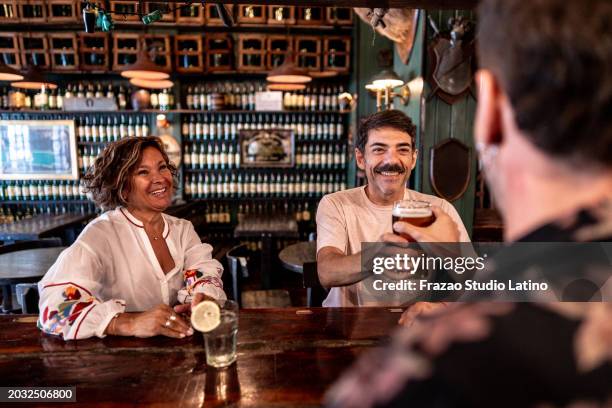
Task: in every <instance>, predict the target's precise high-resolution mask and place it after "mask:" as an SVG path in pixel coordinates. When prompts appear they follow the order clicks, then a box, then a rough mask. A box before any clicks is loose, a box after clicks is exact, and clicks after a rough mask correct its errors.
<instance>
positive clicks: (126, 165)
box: [38, 137, 225, 340]
mask: <svg viewBox="0 0 612 408" xmlns="http://www.w3.org/2000/svg"><path fill="white" fill-rule="evenodd" d="M175 176H176V167H175V166H174V165H173V164H172V163H170V161H169V160H168V156H167V154H166V152H165V150H164V148H163V145H162V144H161V142H160V141H159V139H157V138H156V137H143V138H134V137H131V138H127V139H123V140H120V141H118V142H115V143H111V144H109V145H108V146H107V147H106V148H105V149H104V151H103V152H102V154H101V155H100V156H99V157H98V158H97V159H96V161H95V163H94V166H93V167H92V168H90V170H89V171H88V173H87V174H86V175H85V177H84V179H85V187H86V191H87V192H88V193H91V195H92V196H93V200H94V201H95V202H96V204H97V205H98V206H99V207H101V208H102V209H103V210H105V211H106V212H104V213H103V214H102V215H101V216H99V217H98V218H96V219H95V220H93V221H92V222H91V223H89V225H87V227H86V228H85V229H84V230H83V232H82V233H81V235H80V236H79V237H78V239H77V240H76V242H75V243H74V244H73V245H72V246H70V247H69V248H67V249H66V250H65V251H64V252H62V254H61V255H60V256H59V258H58V259H57V261H56V262H55V264H54V265H53V266H52V267H51V268H50V269H49V271H48V272H47V274H46V275H45V277H44V278H43V279H42V280H41V281H40V283H39V284H38V287H39V292H40V304H39V306H40V317H39V320H38V326H39V328H40V329H41V330H43V331H44V332H46V333H50V334H56V335H60V336H62V337H63V338H64V339H65V340H73V339H83V338H88V337H94V336H97V337H104V336H106V335H109V334H110V335H119V336H136V337H150V336H156V335H163V336H168V337H176V338H182V337H185V336H189V335H191V334H193V330H192V329H191V327H190V326H189V324H188V323H186V321H185V320H184V319H183V318H182V317H181V316H180V313H184V312H188V311H189V310H190V308H191V306H195V304H197V303H199V302H201V301H202V300H203V299H204V298H206V297H209V298H213V299H225V293H224V292H223V285H222V282H221V274H222V272H223V268H222V266H221V264H220V263H219V262H217V261H216V260H214V259H212V257H211V254H212V247H211V246H210V245H208V244H203V243H202V242H201V241H200V238H199V237H198V235H197V234H196V232H195V230H194V228H193V225H192V224H191V222H189V221H186V220H183V219H179V218H175V217H171V216H169V215H166V214H164V213H163V211H164V210H165V209H166V208H168V206H169V205H170V203H171V200H172V196H173V192H174V186H175V179H176V177H175ZM173 305H176V306H174V308H172V306H173Z"/></svg>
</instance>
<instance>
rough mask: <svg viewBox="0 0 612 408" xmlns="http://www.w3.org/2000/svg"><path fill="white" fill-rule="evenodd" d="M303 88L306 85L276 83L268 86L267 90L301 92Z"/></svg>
mask: <svg viewBox="0 0 612 408" xmlns="http://www.w3.org/2000/svg"><path fill="white" fill-rule="evenodd" d="M305 88H306V85H304V84H281V83H277V82H275V83H273V84H268V90H270V91H301V90H302V89H305Z"/></svg>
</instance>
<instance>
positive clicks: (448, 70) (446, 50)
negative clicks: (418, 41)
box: [429, 18, 475, 105]
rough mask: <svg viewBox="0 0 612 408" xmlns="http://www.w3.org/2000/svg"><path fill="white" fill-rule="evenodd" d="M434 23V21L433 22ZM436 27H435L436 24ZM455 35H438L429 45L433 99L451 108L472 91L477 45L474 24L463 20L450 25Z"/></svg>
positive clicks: (449, 33) (454, 20)
mask: <svg viewBox="0 0 612 408" xmlns="http://www.w3.org/2000/svg"><path fill="white" fill-rule="evenodd" d="M430 23H431V21H430ZM432 25H433V23H432ZM449 25H450V26H451V31H450V32H447V33H440V32H438V31H437V27H435V26H434V30H436V32H437V34H436V36H435V38H434V40H433V41H432V42H431V44H430V45H429V58H430V61H431V70H430V78H429V80H430V84H431V87H432V91H431V95H436V94H437V95H438V96H439V97H440V98H441V99H442V100H443V101H445V102H446V103H448V104H451V105H452V104H453V103H455V102H456V101H457V100H459V99H460V98H461V97H462V96H463V95H464V94H465V93H467V92H469V91H471V85H472V80H473V78H474V69H473V64H474V58H473V57H474V54H475V44H474V39H473V24H472V23H471V22H470V21H467V20H464V19H462V18H457V19H451V20H450V21H449Z"/></svg>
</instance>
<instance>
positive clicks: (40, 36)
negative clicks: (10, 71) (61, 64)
mask: <svg viewBox="0 0 612 408" xmlns="http://www.w3.org/2000/svg"><path fill="white" fill-rule="evenodd" d="M48 44H49V43H48V39H47V35H46V34H44V33H28V34H25V33H23V34H20V35H19V49H20V50H21V64H22V66H36V67H38V68H44V69H49V68H51V60H50V58H49V52H48V51H49V45H48Z"/></svg>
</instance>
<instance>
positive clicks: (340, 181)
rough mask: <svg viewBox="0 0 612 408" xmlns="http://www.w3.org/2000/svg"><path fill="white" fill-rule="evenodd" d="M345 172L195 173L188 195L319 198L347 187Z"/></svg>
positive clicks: (188, 184)
mask: <svg viewBox="0 0 612 408" xmlns="http://www.w3.org/2000/svg"><path fill="white" fill-rule="evenodd" d="M345 188H346V180H345V177H344V175H343V174H326V173H317V174H315V173H306V174H304V173H300V174H286V173H285V174H275V173H273V174H262V173H250V174H222V175H218V174H203V173H200V174H191V175H187V176H186V177H185V190H184V193H185V198H223V197H225V198H227V197H234V198H242V197H272V198H274V197H279V198H280V197H319V196H321V195H323V194H329V193H333V192H335V191H340V190H344V189H345Z"/></svg>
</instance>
